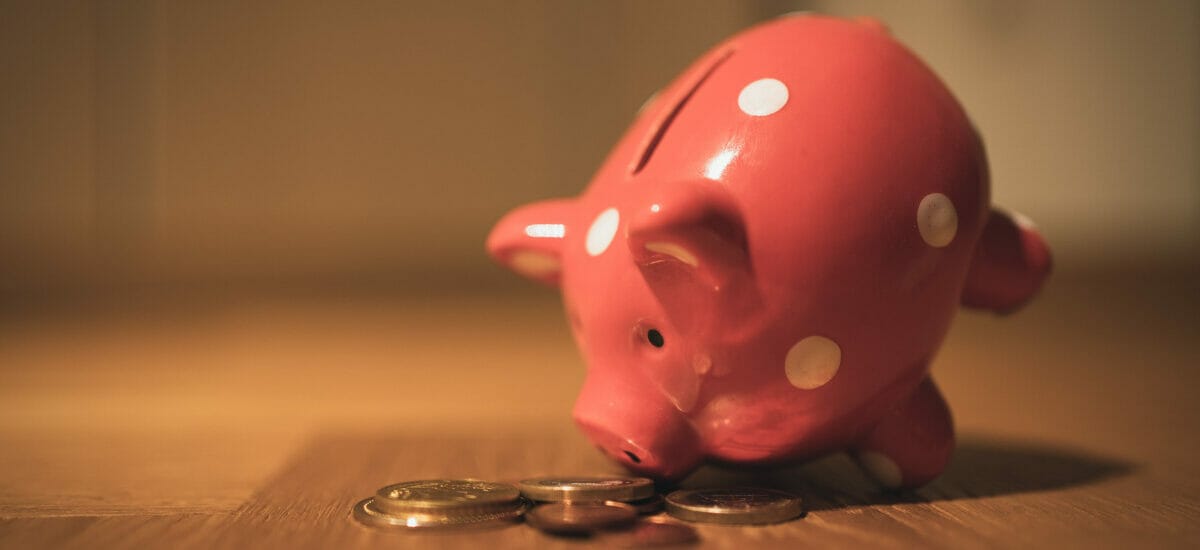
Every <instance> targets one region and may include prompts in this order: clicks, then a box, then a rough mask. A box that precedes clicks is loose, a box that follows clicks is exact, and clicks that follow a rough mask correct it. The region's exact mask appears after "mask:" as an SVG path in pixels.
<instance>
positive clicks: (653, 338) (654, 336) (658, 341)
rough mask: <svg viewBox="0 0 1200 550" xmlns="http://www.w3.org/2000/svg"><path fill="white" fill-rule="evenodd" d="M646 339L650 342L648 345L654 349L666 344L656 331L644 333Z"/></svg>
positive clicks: (651, 330)
mask: <svg viewBox="0 0 1200 550" xmlns="http://www.w3.org/2000/svg"><path fill="white" fill-rule="evenodd" d="M646 339H647V340H649V341H650V345H652V346H654V347H656V348H661V347H663V344H665V343H666V342H665V341H664V340H663V335H662V333H661V332H659V331H658V330H656V329H650V331H649V332H647V333H646Z"/></svg>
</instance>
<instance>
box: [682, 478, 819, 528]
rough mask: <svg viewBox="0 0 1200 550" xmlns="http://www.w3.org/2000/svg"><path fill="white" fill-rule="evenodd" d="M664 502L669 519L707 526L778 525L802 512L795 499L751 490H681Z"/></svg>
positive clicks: (741, 488)
mask: <svg viewBox="0 0 1200 550" xmlns="http://www.w3.org/2000/svg"><path fill="white" fill-rule="evenodd" d="M666 501H667V502H666V507H667V513H669V514H671V515H672V516H675V517H677V518H679V519H684V520H687V521H701V522H707V523H738V524H763V523H778V522H781V521H787V520H789V519H792V518H795V517H797V516H799V515H800V513H801V512H802V510H801V508H800V498H799V497H797V496H795V495H792V494H790V493H785V492H783V491H773V490H770V489H757V488H751V487H734V488H727V489H701V490H681V491H675V492H673V493H671V494H669V495H667V499H666Z"/></svg>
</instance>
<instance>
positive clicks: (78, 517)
mask: <svg viewBox="0 0 1200 550" xmlns="http://www.w3.org/2000/svg"><path fill="white" fill-rule="evenodd" d="M1196 281H1197V279H1196V278H1194V277H1181V276H1156V275H1153V274H1151V275H1142V276H1138V277H1130V276H1122V277H1117V278H1113V279H1105V278H1096V277H1091V278H1082V279H1074V280H1072V279H1060V280H1058V281H1056V284H1054V285H1053V286H1051V287H1050V288H1049V289H1048V291H1047V292H1046V294H1045V296H1043V297H1042V299H1041V300H1040V301H1039V302H1038V303H1037V304H1036V305H1035V306H1034V307H1032V308H1031V309H1029V310H1028V311H1026V312H1023V313H1021V314H1019V315H1017V316H1015V317H1011V318H995V317H992V316H987V315H979V314H973V313H966V314H964V315H962V316H961V317H960V318H959V320H958V321H957V322H956V325H955V327H954V329H953V330H952V332H951V334H950V336H949V337H948V340H947V344H946V346H945V347H944V349H943V351H942V353H941V355H940V356H939V358H938V360H937V362H936V364H935V367H934V373H935V376H936V377H937V378H938V379H939V381H940V383H941V384H942V386H943V388H944V391H945V393H946V395H947V397H948V399H949V401H950V405H951V408H952V409H953V410H954V412H955V415H956V420H957V422H958V425H959V428H960V433H961V434H962V437H961V439H960V445H959V448H958V450H957V452H956V454H955V457H954V460H953V462H952V464H951V466H950V468H949V470H948V471H947V472H946V474H945V475H944V476H942V478H940V479H939V480H938V481H937V482H935V483H934V484H932V485H930V486H928V487H925V488H923V489H921V490H919V491H916V492H913V493H906V494H899V495H896V494H887V493H883V492H881V491H879V490H878V489H877V488H876V487H875V486H874V485H872V484H871V483H869V482H868V481H867V480H866V479H865V478H864V477H863V476H862V475H861V474H860V473H859V472H858V471H857V470H856V469H855V468H854V467H853V465H852V464H851V463H850V461H849V459H847V458H846V457H844V456H840V455H835V456H832V457H829V458H827V459H824V460H821V461H817V462H814V463H811V464H807V465H803V466H798V467H792V468H786V469H779V470H774V471H754V472H739V471H732V470H725V469H716V468H706V469H704V470H701V471H700V472H698V473H697V474H696V475H694V476H693V477H691V478H689V479H688V480H687V481H685V485H687V486H705V485H713V484H726V483H752V484H764V485H770V486H776V487H783V488H788V489H791V490H793V491H796V492H797V493H799V494H800V495H802V496H803V498H804V499H805V503H806V508H807V510H808V513H807V515H806V516H805V517H804V518H802V519H799V520H796V521H793V522H790V523H787V524H783V525H777V526H770V527H754V528H752V527H721V526H709V525H702V526H699V528H700V531H701V534H702V536H703V545H704V546H705V547H713V548H744V547H747V546H752V547H756V548H758V547H767V548H769V547H787V548H803V547H817V546H821V547H831V546H832V547H843V546H851V547H858V546H883V547H907V546H923V547H944V548H963V547H967V548H972V547H1058V546H1068V547H1081V546H1088V547H1114V548H1115V547H1129V546H1161V547H1194V546H1196V545H1197V544H1200V519H1198V518H1200V466H1197V464H1196V461H1195V460H1194V457H1195V456H1197V453H1200V442H1198V440H1197V438H1196V437H1195V435H1196V434H1197V433H1200V401H1198V400H1196V399H1194V397H1193V394H1194V391H1195V388H1197V387H1200V385H1198V382H1200V372H1198V370H1197V368H1196V365H1197V364H1200V350H1198V349H1197V345H1196V344H1195V342H1194V330H1195V319H1197V316H1196V314H1197V312H1200V304H1198V301H1200V292H1197V286H1196V285H1197V284H1196ZM561 316H562V315H561V312H560V310H559V305H558V303H557V301H556V300H555V299H554V298H553V296H551V295H549V294H541V295H533V296H513V297H506V298H496V297H487V296H454V297H444V298H429V299H422V300H412V299H393V300H379V299H375V298H372V299H370V300H345V299H340V298H339V299H332V298H329V297H325V298H320V299H287V300H282V299H281V300H265V301H264V300H258V301H245V300H233V301H215V302H211V303H209V302H205V303H193V304H186V303H185V304H179V303H173V304H171V305H170V307H153V308H138V309H136V310H130V309H125V310H96V311H90V312H78V311H77V312H72V313H71V314H69V315H67V314H62V315H58V314H42V315H22V316H20V317H19V318H17V317H10V318H5V319H0V449H2V450H0V547H3V548H47V547H53V548H71V547H87V548H97V547H105V548H108V547H112V548H126V547H128V548H148V547H151V548H153V547H169V548H180V547H195V548H208V547H225V548H229V547H233V548H236V547H275V546H292V547H302V548H308V547H314V548H327V547H339V548H367V547H380V546H383V547H391V546H397V547H435V548H439V547H440V548H478V547H480V546H488V547H496V548H505V547H550V548H554V547H576V548H577V547H584V546H588V545H596V546H603V545H604V541H603V540H594V541H579V540H565V539H557V538H550V537H547V536H544V535H542V534H540V533H537V532H536V531H534V530H532V529H529V528H526V527H524V526H520V525H517V526H513V527H509V528H505V529H499V530H493V531H484V532H471V533H463V534H440V535H417V536H410V535H404V534H393V533H382V532H379V531H374V530H370V529H367V528H364V527H362V526H359V525H357V524H355V523H353V522H352V520H351V519H350V517H349V509H350V506H351V504H353V502H355V501H356V500H357V499H359V498H362V497H364V496H366V495H367V494H369V493H371V492H372V491H373V490H374V489H375V488H377V487H379V486H381V485H384V484H386V483H390V482H394V481H399V480H405V479H416V478H422V477H477V478H484V479H498V480H515V479H518V478H521V477H527V476H533V475H538V474H550V473H557V474H562V473H594V472H604V471H613V470H612V468H613V466H612V465H611V464H609V463H607V462H606V461H605V460H604V459H602V458H601V457H600V455H599V454H598V453H596V452H595V451H594V450H593V449H592V447H591V446H590V445H589V444H588V443H587V442H586V441H585V440H584V439H583V438H582V437H581V436H579V435H578V434H577V433H576V432H575V430H574V429H573V428H572V426H571V425H570V422H569V409H570V405H571V402H572V400H573V399H574V394H575V392H576V391H577V389H578V384H579V382H580V381H581V379H582V365H581V363H580V361H579V359H578V357H577V356H576V354H575V352H574V350H573V345H572V343H571V342H570V339H569V335H568V333H567V331H566V329H565V327H564V323H563V322H562V319H561Z"/></svg>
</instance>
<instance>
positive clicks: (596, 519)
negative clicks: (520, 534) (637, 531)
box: [525, 502, 637, 535]
mask: <svg viewBox="0 0 1200 550" xmlns="http://www.w3.org/2000/svg"><path fill="white" fill-rule="evenodd" d="M635 519H637V512H636V511H635V510H634V509H633V507H632V506H629V505H627V504H622V503H619V502H551V503H549V504H541V505H538V506H535V507H533V509H532V510H530V511H529V512H528V513H527V514H525V522H526V523H528V524H530V525H532V526H534V527H536V528H538V529H540V530H542V531H545V532H547V533H554V534H558V535H582V534H588V533H592V532H594V531H599V530H602V529H615V528H620V527H626V526H629V525H630V524H632V523H633V521H634V520H635Z"/></svg>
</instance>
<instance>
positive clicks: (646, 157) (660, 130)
mask: <svg viewBox="0 0 1200 550" xmlns="http://www.w3.org/2000/svg"><path fill="white" fill-rule="evenodd" d="M731 55H733V50H728V51H726V52H724V53H722V54H721V56H720V57H718V58H717V59H716V61H713V63H712V65H711V66H710V67H709V68H708V70H706V71H704V74H702V75H700V78H698V79H697V80H696V82H695V84H692V87H691V88H689V89H688V91H687V93H686V94H684V95H683V97H682V98H680V100H679V102H678V103H676V104H675V107H673V108H672V109H671V110H670V112H668V113H667V115H666V116H665V117H663V118H662V120H661V121H660V122H659V123H658V124H657V126H656V127H655V128H654V133H652V134H651V135H650V139H648V140H646V144H645V146H644V147H643V148H642V154H641V155H640V156H639V157H638V160H637V162H635V163H634V164H633V166H632V167H631V170H630V173H631V174H633V175H637V174H638V172H641V171H642V169H643V168H645V167H646V164H647V163H649V162H650V157H651V156H653V155H654V150H655V149H658V145H659V144H660V143H662V139H663V136H665V135H666V134H667V128H670V127H671V124H672V123H673V122H675V117H677V116H679V113H680V111H683V106H684V105H687V102H688V100H690V99H692V96H694V95H696V91H697V90H699V89H700V85H701V84H704V81H706V80H708V77H710V76H712V74H713V73H714V72H716V70H717V67H720V66H721V64H722V63H724V62H725V61H726V60H727V59H729V57H730V56H731Z"/></svg>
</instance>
